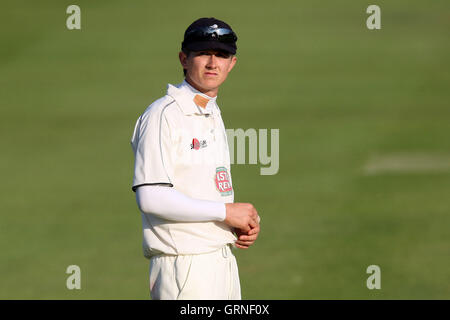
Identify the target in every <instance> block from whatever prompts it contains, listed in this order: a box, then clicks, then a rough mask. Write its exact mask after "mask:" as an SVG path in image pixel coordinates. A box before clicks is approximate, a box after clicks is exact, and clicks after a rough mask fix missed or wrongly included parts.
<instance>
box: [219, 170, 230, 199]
mask: <svg viewBox="0 0 450 320" xmlns="http://www.w3.org/2000/svg"><path fill="white" fill-rule="evenodd" d="M215 181H216V189H217V191H219V192H220V195H221V196H229V195H230V194H231V193H232V192H233V188H232V186H231V182H230V176H229V174H228V171H227V168H225V167H218V168H216V177H215Z"/></svg>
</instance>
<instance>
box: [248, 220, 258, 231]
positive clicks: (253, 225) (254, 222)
mask: <svg viewBox="0 0 450 320" xmlns="http://www.w3.org/2000/svg"><path fill="white" fill-rule="evenodd" d="M249 226H250V228H249V230H248V231H250V229H253V228H256V227H257V226H258V222H256V220H254V219H250V221H249ZM248 231H247V232H248Z"/></svg>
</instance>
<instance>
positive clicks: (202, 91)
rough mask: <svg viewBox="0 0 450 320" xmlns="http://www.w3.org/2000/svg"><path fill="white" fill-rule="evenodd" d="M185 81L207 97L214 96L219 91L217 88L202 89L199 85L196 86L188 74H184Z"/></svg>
mask: <svg viewBox="0 0 450 320" xmlns="http://www.w3.org/2000/svg"><path fill="white" fill-rule="evenodd" d="M185 80H186V82H187V83H189V84H190V85H191V86H192V87H193V88H195V89H197V90H198V91H200V92H201V93H203V94H206V95H207V96H208V97H211V98H214V97H216V96H217V93H218V92H219V88H215V89H212V90H208V89H204V88H201V87H199V86H197V85H196V84H195V83H194V81H192V80H191V79H190V78H189V77H188V76H186V79H185Z"/></svg>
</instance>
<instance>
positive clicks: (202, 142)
mask: <svg viewBox="0 0 450 320" xmlns="http://www.w3.org/2000/svg"><path fill="white" fill-rule="evenodd" d="M207 146H208V145H207V143H206V140H200V141H199V140H198V139H197V138H194V139H192V143H191V150H192V149H193V150H198V149H200V148H206V147H207Z"/></svg>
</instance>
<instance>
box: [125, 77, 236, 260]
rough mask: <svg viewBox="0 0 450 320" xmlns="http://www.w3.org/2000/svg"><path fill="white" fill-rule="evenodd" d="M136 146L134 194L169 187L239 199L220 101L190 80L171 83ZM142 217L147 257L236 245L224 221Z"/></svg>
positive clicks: (141, 123) (140, 123)
mask: <svg viewBox="0 0 450 320" xmlns="http://www.w3.org/2000/svg"><path fill="white" fill-rule="evenodd" d="M206 99H208V100H206ZM131 145H132V148H133V151H134V154H135V165H134V177H133V187H132V188H133V191H136V188H137V187H139V186H142V185H152V184H165V185H167V186H168V187H173V188H175V189H176V190H178V191H180V192H182V193H184V194H186V195H187V196H190V197H192V198H196V199H202V200H210V201H220V202H223V203H232V202H233V201H234V193H233V188H232V181H231V172H230V155H229V150H228V142H227V136H226V132H225V127H224V124H223V120H222V117H221V114H220V110H219V107H218V106H217V104H216V98H211V97H208V96H206V95H204V94H203V93H201V92H199V91H197V90H196V89H195V88H193V87H192V86H190V85H189V84H188V83H187V82H186V81H183V82H182V83H181V84H179V85H177V86H173V85H171V84H169V85H168V86H167V94H166V95H165V96H164V97H162V98H160V99H158V100H156V101H155V102H153V103H152V104H151V105H150V106H149V107H148V108H147V109H146V110H145V111H144V113H143V114H142V115H141V116H140V117H139V119H138V120H137V122H136V126H135V129H134V132H133V136H132V139H131ZM141 215H142V226H143V249H144V256H145V257H147V258H150V257H151V256H153V255H157V254H161V253H164V254H174V255H179V254H199V253H206V252H211V251H214V250H217V249H219V248H221V247H223V246H224V245H225V244H227V243H232V244H233V243H234V242H235V241H236V236H235V235H234V234H233V233H232V231H231V227H229V226H228V225H226V224H225V223H224V222H216V221H209V222H208V221H205V222H176V221H169V220H165V219H162V218H159V217H156V216H155V215H152V214H146V213H143V212H141Z"/></svg>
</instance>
